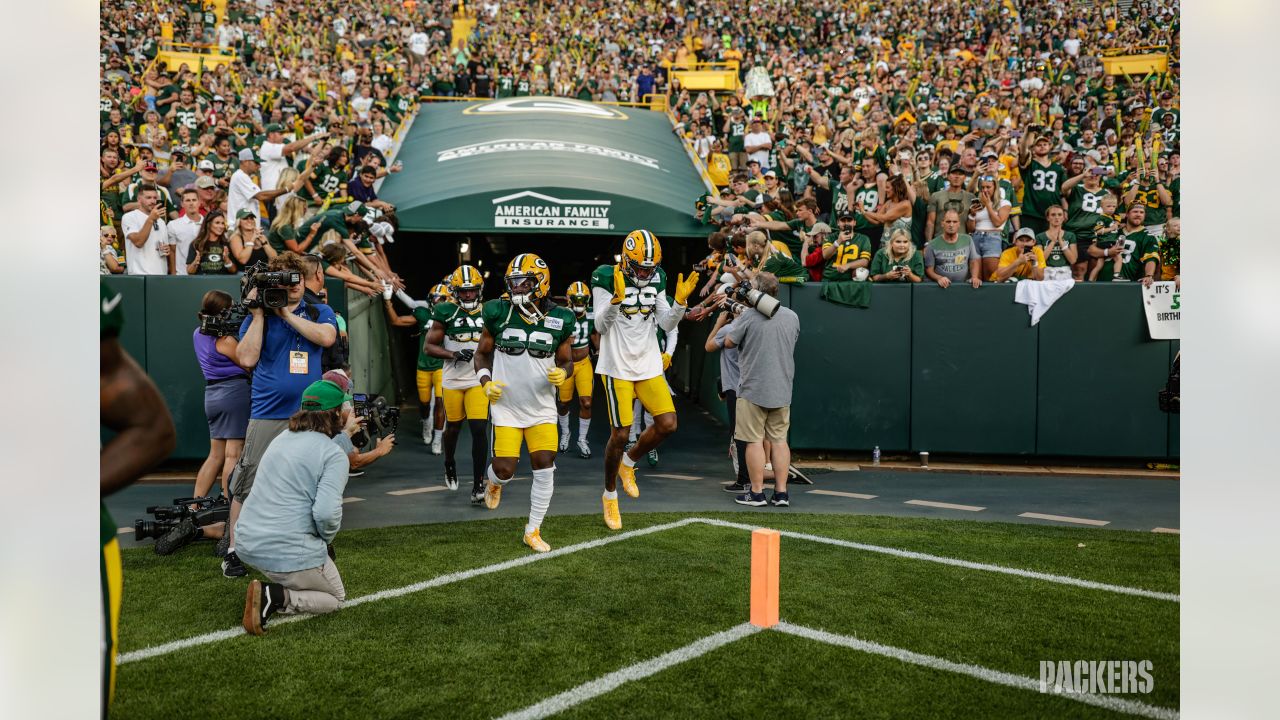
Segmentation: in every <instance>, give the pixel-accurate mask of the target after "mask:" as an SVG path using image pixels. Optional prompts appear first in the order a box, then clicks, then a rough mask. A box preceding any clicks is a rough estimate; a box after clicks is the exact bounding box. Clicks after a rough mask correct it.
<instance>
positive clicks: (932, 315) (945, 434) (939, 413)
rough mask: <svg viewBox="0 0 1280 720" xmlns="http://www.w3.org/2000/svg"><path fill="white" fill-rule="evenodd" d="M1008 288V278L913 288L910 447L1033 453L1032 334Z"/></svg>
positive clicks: (1023, 310) (1024, 310)
mask: <svg viewBox="0 0 1280 720" xmlns="http://www.w3.org/2000/svg"><path fill="white" fill-rule="evenodd" d="M875 290H876V291H877V295H879V294H880V293H879V292H878V291H879V290H881V288H879V287H877V288H875ZM1013 292H1014V286H1013V285H1011V284H1000V285H996V284H984V285H983V286H982V287H981V288H978V289H977V290H975V289H973V288H972V287H970V286H969V285H968V284H967V283H956V284H955V285H952V286H951V287H949V288H947V289H945V290H944V289H942V288H940V287H938V286H937V285H936V284H934V283H920V284H919V285H918V286H916V287H915V288H913V289H912V300H911V446H912V449H915V450H928V451H931V452H965V453H975V454H991V455H1030V454H1033V453H1035V451H1036V335H1037V332H1036V328H1034V327H1032V326H1031V321H1030V318H1029V316H1028V314H1027V306H1025V305H1019V304H1017V303H1015V302H1014V301H1013Z"/></svg>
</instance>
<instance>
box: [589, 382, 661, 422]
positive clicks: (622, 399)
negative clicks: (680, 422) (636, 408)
mask: <svg viewBox="0 0 1280 720" xmlns="http://www.w3.org/2000/svg"><path fill="white" fill-rule="evenodd" d="M600 381H601V382H602V383H604V402H605V405H606V406H607V407H608V410H609V424H610V425H612V426H613V427H616V428H621V427H631V421H632V419H633V418H632V412H631V406H632V404H633V402H632V401H633V400H635V399H636V398H639V399H640V404H641V405H643V406H644V409H645V410H646V411H648V413H649V414H650V415H652V416H654V417H657V416H659V415H662V414H664V413H669V412H675V411H676V406H675V404H673V403H672V402H671V388H669V387H668V386H667V379H666V377H664V376H662V375H657V376H655V377H651V378H648V379H645V380H619V379H618V378H611V377H609V376H608V375H601V376H600Z"/></svg>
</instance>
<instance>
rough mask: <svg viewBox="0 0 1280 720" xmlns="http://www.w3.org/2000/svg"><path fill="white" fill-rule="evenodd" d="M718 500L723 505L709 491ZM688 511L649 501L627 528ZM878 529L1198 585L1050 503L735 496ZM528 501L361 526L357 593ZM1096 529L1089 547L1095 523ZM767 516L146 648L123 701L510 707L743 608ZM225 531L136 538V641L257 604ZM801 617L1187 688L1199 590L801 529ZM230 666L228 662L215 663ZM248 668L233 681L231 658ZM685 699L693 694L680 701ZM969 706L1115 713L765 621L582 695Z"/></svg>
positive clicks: (499, 523) (938, 651)
mask: <svg viewBox="0 0 1280 720" xmlns="http://www.w3.org/2000/svg"><path fill="white" fill-rule="evenodd" d="M705 515H706V516H716V514H714V513H707V514H705ZM680 517H682V516H681V515H674V514H653V515H643V514H627V515H626V516H625V522H626V529H628V530H631V529H637V528H640V527H644V526H647V525H652V524H657V523H664V522H671V521H673V520H676V519H679V518H680ZM720 517H722V518H724V519H729V520H733V521H736V522H744V521H750V520H755V521H757V522H761V523H764V522H766V521H767V523H768V524H769V526H771V527H776V528H778V529H784V530H795V531H800V532H806V533H811V534H815V535H824V536H828V537H836V538H841V539H847V540H854V541H858V542H866V543H873V544H878V545H886V546H891V547H899V548H904V549H911V550H917V551H922V552H930V553H934V554H939V555H946V556H949V557H957V558H964V559H967V560H973V561H978V562H989V563H997V564H1003V565H1009V566H1013V567H1019V568H1025V569H1031V570H1039V571H1043V572H1051V573H1057V574H1063V575H1071V576H1074V577H1079V578H1084V579H1089V580H1097V581H1101V582H1109V583H1115V584H1122V585H1129V586H1134V587H1142V588H1146V589H1150V590H1159V591H1165V592H1177V590H1178V538H1177V537H1176V536H1167V535H1155V534H1149V533H1129V532H1120V531H1106V530H1096V529H1078V528H1060V527H1048V526H1034V525H1012V524H998V523H979V522H972V521H944V520H931V519H903V518H882V517H866V516H858V517H853V516H832V515H802V514H789V513H785V512H766V513H760V514H758V515H752V516H744V515H741V514H733V515H729V514H724V515H720ZM521 524H522V521H520V520H512V519H502V520H493V521H483V522H468V523H455V524H444V525H429V526H414V527H398V528H383V529H373V530H358V531H352V532H349V533H343V534H341V535H340V536H339V538H338V542H337V548H338V552H339V555H338V566H339V568H340V570H341V571H342V573H343V579H344V581H345V583H346V587H347V593H348V597H350V598H355V597H360V596H363V595H367V594H369V593H372V592H375V591H378V590H383V589H388V588H395V587H400V586H403V585H407V584H410V583H413V582H416V581H419V580H424V579H428V578H431V577H434V576H437V575H441V574H445V573H449V572H455V571H458V570H465V569H469V568H474V567H480V566H483V565H488V564H492V563H495V562H501V561H503V560H508V559H512V558H517V557H521V556H523V555H525V554H527V553H528V551H527V550H526V549H525V548H524V547H523V546H522V545H520V544H519V535H520V527H521ZM544 533H545V537H546V539H547V541H548V542H550V543H552V545H553V546H554V547H561V546H564V545H569V544H572V543H577V542H583V541H586V540H591V539H596V538H599V537H603V536H605V535H606V533H608V531H607V530H606V529H605V528H604V527H603V524H602V523H601V521H600V520H599V518H597V517H595V516H579V517H558V516H553V517H551V518H550V519H549V520H548V522H547V523H546V525H545V526H544ZM1080 543H1084V544H1085V547H1083V548H1081V547H1078V545H1079V544H1080ZM749 547H750V542H749V535H748V534H747V533H746V532H744V531H740V530H733V529H726V528H715V527H708V526H704V525H692V526H686V527H683V528H678V529H674V530H667V531H663V532H660V533H656V534H652V535H647V536H644V537H639V538H635V539H630V540H625V541H623V542H620V543H614V544H611V545H607V546H605V547H602V548H595V549H591V550H586V551H583V552H579V553H575V554H572V555H569V556H565V557H559V558H553V559H549V560H546V561H540V562H536V563H533V564H531V565H527V566H523V567H520V568H516V569H513V570H507V571H503V572H500V573H496V574H491V575H485V576H481V577H478V578H473V579H470V580H466V581H463V582H460V583H456V584H452V585H447V586H444V587H441V588H434V589H431V590H426V591H423V592H419V593H414V594H412V595H408V596H404V597H400V598H396V599H391V600H383V601H380V602H375V603H370V604H366V605H361V606H359V607H355V608H350V609H347V610H343V611H340V612H338V613H335V614H333V615H330V616H325V617H319V618H313V619H310V620H307V621H306V622H303V623H296V624H288V625H281V626H278V627H276V628H273V629H272V630H271V631H270V632H269V633H268V635H267V637H265V638H252V637H248V636H243V637H237V638H234V639H231V640H226V641H222V642H218V643H214V644H211V645H206V646H202V647H198V648H191V649H186V650H181V651H178V652H176V653H172V654H170V655H166V656H163V657H160V658H154V659H149V660H143V661H139V662H135V663H130V664H127V665H124V666H122V667H121V668H120V672H119V685H118V688H117V692H116V706H115V712H114V713H113V715H114V716H116V717H157V716H162V715H171V714H182V713H183V712H185V711H188V710H189V708H190V707H191V703H192V702H193V700H196V698H198V701H197V702H198V704H199V706H200V707H201V709H202V710H205V711H208V712H213V713H217V714H220V715H222V716H226V717H285V716H288V717H294V716H303V715H306V716H312V717H344V716H352V717H354V716H362V717H369V716H438V715H443V714H445V713H448V714H449V715H451V716H454V717H457V718H464V717H492V716H494V715H498V714H502V713H504V712H509V711H512V710H516V709H519V708H522V707H524V706H527V705H530V704H532V703H535V702H538V701H540V700H543V699H545V698H546V697H548V696H551V695H554V694H556V693H559V692H563V691H564V690H567V689H570V688H572V687H574V686H576V685H579V684H581V683H583V682H587V681H589V680H592V679H595V678H597V677H599V676H601V675H603V674H605V673H608V672H611V671H614V670H617V669H620V668H622V667H624V666H626V665H629V664H632V663H635V662H638V661H642V660H645V659H648V658H651V657H653V656H656V655H660V654H662V653H664V652H667V651H670V650H672V649H675V648H677V647H680V646H682V645H685V644H688V643H690V642H692V641H694V640H697V639H699V638H701V637H704V636H706V635H709V634H712V633H714V632H718V631H720V630H724V629H727V628H729V627H731V626H733V625H736V624H738V623H741V622H743V621H744V620H745V619H746V616H747V604H748V572H749V571H748V560H749ZM209 552H210V546H209V545H207V544H201V545H197V546H193V547H190V548H187V549H185V550H184V551H182V552H180V553H179V554H177V555H175V556H172V557H168V558H160V557H156V556H155V555H153V554H151V552H150V551H149V550H146V549H137V550H129V551H126V552H125V595H124V612H123V616H122V620H121V651H122V652H128V651H130V650H137V649H140V648H144V647H148V646H151V645H155V644H159V643H162V642H168V641H172V640H177V639H182V638H186V637H191V636H195V635H199V634H201V633H205V632H209V631H213V630H222V629H226V628H229V627H233V626H235V625H237V624H238V623H239V618H240V612H241V609H242V607H243V598H244V587H245V585H246V584H247V582H248V579H247V578H246V579H243V580H234V581H233V580H227V579H225V578H222V577H221V576H220V574H219V573H218V571H217V563H216V559H214V558H213V557H212V556H211V555H210V554H209ZM781 573H782V575H781V577H782V580H781V585H782V593H781V614H782V617H783V619H785V620H788V621H790V622H793V623H796V624H799V625H805V626H809V627H814V628H821V629H825V630H828V631H831V632H836V633H840V634H845V635H856V636H857V637H860V638H863V639H869V640H874V641H876V642H880V643H884V644H888V645H894V646H898V647H902V648H905V649H908V650H912V651H915V652H921V653H927V654H931V655H937V656H940V657H943V658H946V659H948V660H953V661H958V662H969V663H974V664H978V665H982V666H985V667H990V668H993V669H997V670H1002V671H1006V672H1011V673H1015V674H1018V675H1024V676H1029V677H1037V676H1038V671H1039V666H1038V662H1039V660H1041V659H1045V660H1050V659H1052V660H1060V659H1070V660H1076V659H1086V660H1087V659H1094V660H1103V659H1134V660H1141V659H1149V660H1151V661H1152V662H1153V664H1154V670H1153V673H1152V674H1153V676H1154V678H1155V690H1154V692H1152V693H1151V694H1150V695H1144V696H1139V697H1136V698H1134V699H1137V700H1141V701H1143V702H1147V703H1150V704H1156V705H1163V706H1169V707H1174V706H1176V704H1177V699H1178V610H1179V606H1178V605H1177V604H1176V603H1170V602H1165V601H1158V600H1150V599H1145V598H1138V597H1132V596H1124V595H1117V594H1113V593H1107V592H1100V591H1096V590H1086V589H1083V588H1074V587H1068V586H1061V585H1056V584H1050V583H1045V582H1041V581H1035V580H1028V579H1022V578H1017V577H1012V576H1007V575H999V574H995V573H989V572H982V571H976V570H966V569H962V568H954V567H949V566H944V565H939V564H937V563H928V562H922V561H918V560H907V559H901V558H895V557H891V556H886V555H881V554H875V553H867V552H862V551H857V550H852V549H847V548H839V547H833V546H829V545H822V544H818V543H812V542H806V541H802V540H794V539H788V538H784V539H783V541H782V570H781ZM200 677H213V678H217V679H218V682H198V685H199V690H198V692H195V693H194V694H193V691H192V690H191V689H190V688H191V685H192V682H193V679H194V678H200ZM230 677H234V678H235V680H234V681H232V682H225V681H224V680H227V679H229V678H230ZM677 708H678V712H677V711H676V710H675V709H677ZM903 708H911V712H909V713H908V714H910V715H913V716H925V717H930V716H931V717H943V716H948V715H966V716H969V715H982V716H988V717H995V716H1012V715H1021V716H1036V715H1044V716H1060V715H1064V714H1070V715H1072V716H1076V717H1094V716H1101V715H1107V714H1110V713H1108V712H1107V711H1102V710H1098V709H1095V708H1090V707H1086V706H1083V705H1080V704H1077V703H1071V702H1069V701H1066V700H1063V699H1061V698H1053V697H1046V696H1040V695H1037V694H1034V693H1028V692H1025V691H1019V690H1014V689H1011V688H1003V687H999V686H994V685H990V684H988V683H984V682H981V681H978V680H975V679H971V678H966V677H962V676H957V675H952V674H949V673H944V672H940V671H934V670H928V669H925V668H917V667H912V666H907V665H905V664H903V663H900V662H898V661H895V660H891V659H887V658H880V657H875V656H870V655H866V654H863V653H859V652H856V651H853V650H849V649H847V648H838V647H830V646H827V645H823V644H821V643H817V642H814V641H809V640H805V639H801V638H795V637H788V636H782V635H780V634H778V633H763V634H760V635H756V636H753V637H751V638H747V639H745V640H742V641H739V642H737V643H734V644H731V645H729V646H727V647H725V648H721V649H719V650H717V651H715V652H713V653H710V654H708V655H707V656H704V657H703V658H700V659H697V660H694V661H691V662H689V663H686V664H684V665H681V666H677V667H675V668H672V669H670V670H667V671H664V672H663V673H660V674H658V675H656V676H654V677H652V678H649V679H647V680H644V681H640V682H636V683H633V684H630V685H627V686H624V687H622V688H619V689H618V690H616V691H614V692H613V693H609V694H608V695H605V696H603V697H601V698H598V699H596V700H593V701H591V702H589V703H587V704H585V705H583V706H580V707H579V708H577V709H575V710H574V711H572V712H573V713H576V714H577V715H579V716H582V717H599V716H601V715H605V714H608V715H617V714H623V713H625V714H629V715H636V716H659V715H662V716H666V717H670V716H671V715H672V713H673V712H676V714H679V715H681V716H694V717H696V716H726V715H727V716H748V715H751V716H769V715H777V716H795V715H808V716H824V717H831V716H833V715H847V714H850V713H854V714H858V715H868V716H888V715H901V714H902V713H903Z"/></svg>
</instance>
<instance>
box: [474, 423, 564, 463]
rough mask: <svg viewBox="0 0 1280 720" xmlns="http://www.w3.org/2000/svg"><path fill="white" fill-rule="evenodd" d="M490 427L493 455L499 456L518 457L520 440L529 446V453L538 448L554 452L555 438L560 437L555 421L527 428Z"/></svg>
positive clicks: (536, 450)
mask: <svg viewBox="0 0 1280 720" xmlns="http://www.w3.org/2000/svg"><path fill="white" fill-rule="evenodd" d="M491 429H492V431H493V437H492V438H491V442H492V446H493V456H494V457H501V458H518V457H520V443H521V442H523V443H524V444H525V445H528V446H529V452H530V453H535V452H538V451H539V450H550V451H551V452H555V451H556V440H557V439H558V438H559V437H560V433H559V430H558V429H557V428H556V424H555V423H540V424H538V425H534V426H533V427H527V428H518V427H507V426H504V425H494V426H492V427H491Z"/></svg>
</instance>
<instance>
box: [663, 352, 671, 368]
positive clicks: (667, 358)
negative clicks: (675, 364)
mask: <svg viewBox="0 0 1280 720" xmlns="http://www.w3.org/2000/svg"><path fill="white" fill-rule="evenodd" d="M669 367H671V354H670V353H662V369H663V370H666V369H667V368H669Z"/></svg>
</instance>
